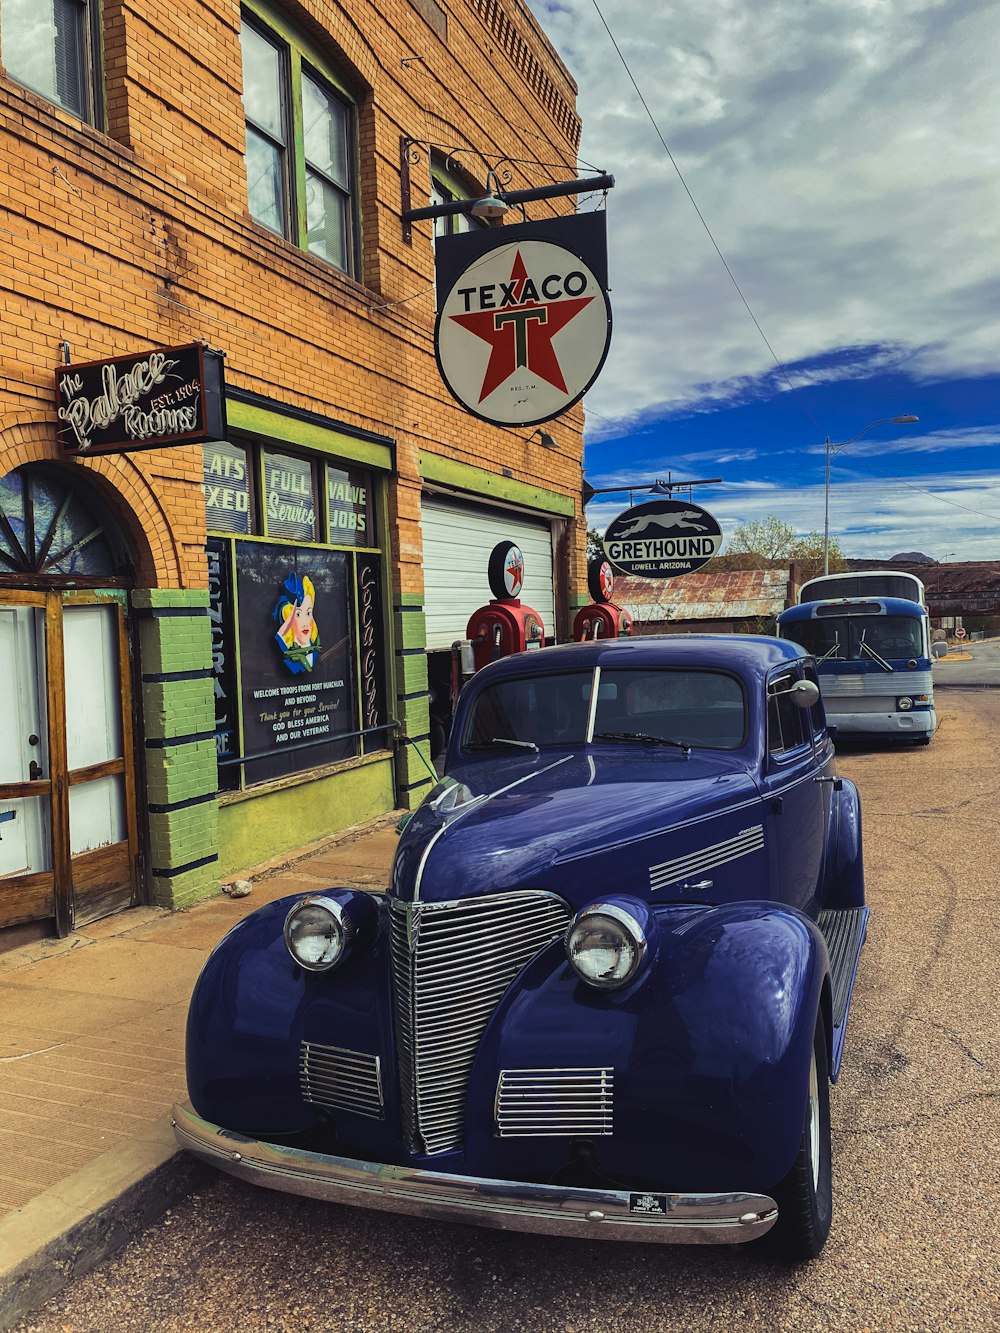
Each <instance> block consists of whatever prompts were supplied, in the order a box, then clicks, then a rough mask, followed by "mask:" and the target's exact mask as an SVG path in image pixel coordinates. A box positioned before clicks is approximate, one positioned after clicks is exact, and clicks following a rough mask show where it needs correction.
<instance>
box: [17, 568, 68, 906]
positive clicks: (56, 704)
mask: <svg viewBox="0 0 1000 1333" xmlns="http://www.w3.org/2000/svg"><path fill="white" fill-rule="evenodd" d="M61 655H62V632H61V625H60V609H59V600H58V597H54V596H53V595H52V594H51V593H42V592H38V593H33V592H21V591H15V590H13V589H6V588H5V589H3V590H0V696H2V700H3V703H2V706H0V927H10V926H25V925H28V924H30V923H33V922H41V921H45V920H47V919H50V918H55V917H56V916H57V909H56V901H55V900H56V894H55V883H56V879H57V877H58V876H57V870H58V868H59V867H58V864H57V863H58V855H59V849H58V847H57V840H56V838H55V837H54V830H55V828H56V827H57V826H58V825H59V824H60V823H62V822H63V819H64V818H65V814H66V812H67V810H68V805H67V792H66V786H65V774H64V768H65V765H64V762H63V757H62V754H61V752H60V750H61V742H62V736H63V724H62V701H61V697H60V695H59V691H58V685H57V682H58V679H59V677H60V675H61ZM53 666H55V672H54V673H53V669H52V668H53ZM61 772H62V773H63V779H62V781H60V777H59V775H60V773H61ZM68 917H69V909H68V903H66V904H64V912H63V914H62V918H63V920H62V924H66V923H67V922H68Z"/></svg>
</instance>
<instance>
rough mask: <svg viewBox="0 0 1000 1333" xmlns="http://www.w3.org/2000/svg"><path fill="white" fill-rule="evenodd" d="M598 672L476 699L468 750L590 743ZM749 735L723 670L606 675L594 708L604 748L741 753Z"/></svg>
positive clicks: (512, 684) (521, 682)
mask: <svg viewBox="0 0 1000 1333" xmlns="http://www.w3.org/2000/svg"><path fill="white" fill-rule="evenodd" d="M593 680H594V676H593V674H592V673H591V672H589V671H587V672H565V673H559V674H554V673H553V674H549V675H539V676H522V677H519V678H517V679H515V680H504V681H500V682H499V683H498V684H496V685H490V686H487V688H486V689H484V690H483V691H482V692H481V693H480V694H479V695H478V696H477V698H476V700H475V702H474V704H473V707H472V711H471V713H470V716H469V720H468V723H467V725H466V728H465V734H464V737H463V741H462V748H463V749H464V750H465V751H467V752H468V751H475V750H484V751H485V750H503V749H510V750H511V751H512V752H513V751H514V750H515V749H522V748H523V749H526V750H532V749H543V748H545V747H547V746H565V745H582V744H584V743H585V741H586V740H587V727H588V722H589V720H590V713H591V693H592V689H593ZM745 734H746V703H745V700H744V695H743V688H742V686H741V685H740V683H739V681H738V680H737V679H736V678H735V677H734V676H728V675H725V674H724V673H723V672H721V671H691V670H685V671H681V670H668V669H656V670H648V669H647V670H644V671H602V672H601V673H600V684H599V686H598V692H597V705H596V709H595V710H594V722H593V739H594V740H595V741H597V742H598V743H608V744H618V743H622V744H627V743H630V742H636V743H638V742H640V741H643V742H646V743H649V744H654V743H656V742H660V743H663V742H673V743H676V744H678V745H680V746H682V747H687V746H699V747H702V748H707V749H711V750H734V749H736V748H738V747H739V746H740V745H742V744H743V739H744V736H745Z"/></svg>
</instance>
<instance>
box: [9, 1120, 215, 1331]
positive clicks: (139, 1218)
mask: <svg viewBox="0 0 1000 1333" xmlns="http://www.w3.org/2000/svg"><path fill="white" fill-rule="evenodd" d="M212 1174H213V1173H212V1171H211V1168H209V1167H207V1166H205V1165H204V1164H203V1163H201V1162H198V1161H197V1160H196V1159H195V1158H194V1157H192V1156H190V1155H189V1154H188V1153H185V1152H183V1151H182V1150H181V1149H180V1148H179V1147H178V1146H177V1142H176V1140H175V1139H174V1134H173V1129H172V1128H171V1122H170V1114H169V1112H168V1113H166V1114H164V1115H162V1116H160V1117H159V1118H158V1119H157V1120H155V1121H153V1123H152V1124H151V1125H150V1126H149V1127H148V1129H147V1130H146V1131H145V1133H144V1134H143V1135H141V1136H140V1137H138V1138H135V1139H133V1140H131V1141H130V1142H128V1143H125V1144H122V1145H121V1146H120V1147H118V1148H112V1149H111V1151H110V1152H106V1153H105V1154H104V1155H103V1156H102V1157H98V1158H97V1159H96V1160H95V1161H93V1162H91V1163H89V1164H88V1165H87V1166H85V1167H81V1169H80V1170H79V1171H77V1172H75V1174H73V1175H72V1176H69V1177H68V1178H67V1179H66V1180H64V1181H61V1182H60V1183H59V1184H58V1185H54V1186H53V1187H52V1188H51V1189H49V1190H46V1191H45V1193H44V1194H40V1195H38V1197H37V1198H35V1199H32V1200H31V1202H30V1203H28V1204H25V1206H24V1207H23V1208H20V1209H18V1210H17V1211H16V1212H14V1213H11V1214H10V1216H8V1217H5V1218H4V1219H3V1220H2V1221H0V1256H2V1258H0V1329H9V1328H10V1327H11V1325H13V1324H15V1323H16V1322H17V1321H18V1320H19V1319H22V1318H23V1317H24V1316H25V1315H27V1314H29V1313H30V1312H31V1311H32V1310H37V1309H38V1308H39V1306H41V1305H43V1304H44V1303H45V1302H46V1301H47V1300H49V1299H50V1298H51V1297H53V1296H55V1295H57V1294H58V1293H59V1292H60V1291H62V1289H63V1288H64V1287H65V1286H66V1285H67V1283H69V1282H72V1281H73V1280H74V1279H76V1278H79V1277H82V1276H83V1275H84V1274H85V1273H89V1272H90V1271H91V1269H93V1268H96V1267H97V1265H98V1264H100V1263H103V1261H104V1260H105V1259H108V1258H110V1256H111V1255H113V1254H115V1253H117V1251H118V1250H120V1249H121V1248H122V1247H123V1246H124V1245H127V1244H128V1243H129V1241H132V1240H135V1239H136V1238H137V1237H138V1236H140V1235H141V1234H142V1233H143V1231H144V1230H145V1229H146V1228H147V1227H148V1226H150V1225H151V1224H152V1223H153V1222H156V1221H158V1220H159V1218H161V1217H162V1216H163V1214H164V1213H165V1212H166V1211H167V1209H168V1208H169V1207H170V1206H171V1205H172V1204H174V1203H176V1202H177V1201H178V1200H180V1199H181V1198H183V1197H184V1196H185V1195H187V1194H190V1193H191V1191H192V1190H194V1189H196V1188H197V1187H198V1186H199V1185H200V1184H201V1183H202V1182H203V1181H207V1180H208V1179H210V1178H211V1176H212Z"/></svg>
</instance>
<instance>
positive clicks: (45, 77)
mask: <svg viewBox="0 0 1000 1333" xmlns="http://www.w3.org/2000/svg"><path fill="white" fill-rule="evenodd" d="M84 18H85V9H84V6H83V5H81V4H78V3H76V0H3V60H4V64H5V66H6V67H7V72H8V73H9V74H12V75H13V76H14V78H15V79H18V80H20V82H21V83H25V84H27V86H28V87H29V88H33V89H34V90H35V91H36V92H39V93H41V94H42V96H43V97H47V98H49V99H50V100H51V101H53V102H56V103H57V104H58V105H59V106H63V107H65V108H66V109H67V110H68V111H73V112H75V113H76V115H78V116H82V115H84V113H85V111H86V97H85V94H84V89H85V86H86V83H85V78H84V66H85V62H86V37H85V28H84Z"/></svg>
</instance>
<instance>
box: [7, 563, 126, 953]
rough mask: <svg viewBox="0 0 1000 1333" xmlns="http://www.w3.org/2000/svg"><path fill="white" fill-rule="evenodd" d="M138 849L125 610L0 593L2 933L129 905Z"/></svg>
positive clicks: (100, 597) (59, 597) (61, 930)
mask: <svg viewBox="0 0 1000 1333" xmlns="http://www.w3.org/2000/svg"><path fill="white" fill-rule="evenodd" d="M137 846H138V837H137V827H136V809H135V781H134V765H133V756H132V706H131V691H130V688H129V671H128V647H127V637H126V629H125V614H124V606H123V605H122V604H121V602H119V601H118V600H117V599H116V598H115V597H114V595H113V594H111V595H109V594H107V593H85V592H76V591H72V592H59V591H55V590H53V591H50V592H26V591H21V590H14V589H6V588H4V589H0V931H8V932H10V931H11V930H12V928H15V927H22V928H29V927H31V926H35V927H36V928H37V929H36V931H35V933H37V934H44V933H49V932H51V931H52V930H53V929H54V930H55V932H56V933H57V934H59V935H65V934H67V933H68V932H69V931H70V930H71V929H72V928H73V927H74V926H78V925H82V924H84V923H86V922H89V921H94V920H96V919H97V918H99V917H102V916H107V915H110V914H111V913H112V912H115V911H118V910H120V909H122V908H124V907H128V906H130V905H131V904H132V903H134V902H135V901H136V900H137V891H138V879H137V873H136V864H137ZM0 947H3V946H2V941H0Z"/></svg>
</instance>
